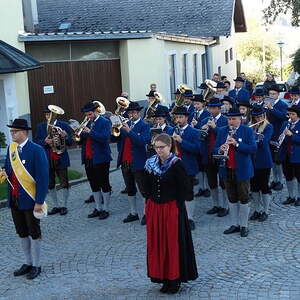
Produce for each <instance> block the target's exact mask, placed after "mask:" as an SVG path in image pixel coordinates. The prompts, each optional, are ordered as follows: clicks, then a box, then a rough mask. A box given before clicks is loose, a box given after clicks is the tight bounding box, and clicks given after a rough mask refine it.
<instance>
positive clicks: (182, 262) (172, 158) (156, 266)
mask: <svg viewBox="0 0 300 300" xmlns="http://www.w3.org/2000/svg"><path fill="white" fill-rule="evenodd" d="M154 147H155V150H156V152H157V155H154V156H152V157H151V158H149V159H148V160H147V161H146V164H145V170H146V175H145V193H146V197H147V204H146V216H147V267H148V276H149V277H150V278H151V281H152V282H156V283H163V286H162V288H161V289H160V292H161V293H169V294H175V293H177V292H178V291H179V288H180V284H181V282H187V281H188V280H195V279H196V278H197V277H198V273H197V265H196V260H195V253H194V247H193V240H192V235H191V230H190V227H189V224H188V217H187V213H186V207H185V200H186V196H187V194H188V193H189V191H188V186H189V176H188V175H187V173H186V170H185V167H184V165H183V162H182V161H181V160H180V159H179V158H178V157H177V156H176V155H175V154H174V150H175V149H174V143H173V140H172V137H170V136H169V135H167V134H165V133H163V134H160V135H158V136H156V137H155V139H154Z"/></svg>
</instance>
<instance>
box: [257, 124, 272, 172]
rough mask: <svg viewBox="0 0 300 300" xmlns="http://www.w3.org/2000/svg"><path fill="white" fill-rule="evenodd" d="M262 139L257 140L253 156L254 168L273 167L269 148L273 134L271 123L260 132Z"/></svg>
mask: <svg viewBox="0 0 300 300" xmlns="http://www.w3.org/2000/svg"><path fill="white" fill-rule="evenodd" d="M262 134H263V135H264V139H263V140H262V141H259V142H257V143H256V144H257V151H256V153H255V154H254V156H253V166H254V169H268V168H272V167H273V160H272V155H271V150H270V140H271V137H272V134H273V126H272V124H268V125H267V126H266V128H265V129H264V131H263V132H262Z"/></svg>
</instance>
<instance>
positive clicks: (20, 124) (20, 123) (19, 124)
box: [7, 119, 31, 130]
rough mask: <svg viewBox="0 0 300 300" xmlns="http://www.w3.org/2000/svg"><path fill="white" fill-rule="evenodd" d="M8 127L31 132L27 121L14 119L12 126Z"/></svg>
mask: <svg viewBox="0 0 300 300" xmlns="http://www.w3.org/2000/svg"><path fill="white" fill-rule="evenodd" d="M7 127H9V128H17V129H23V130H31V127H29V126H28V122H27V120H25V119H14V121H13V122H12V124H10V125H7Z"/></svg>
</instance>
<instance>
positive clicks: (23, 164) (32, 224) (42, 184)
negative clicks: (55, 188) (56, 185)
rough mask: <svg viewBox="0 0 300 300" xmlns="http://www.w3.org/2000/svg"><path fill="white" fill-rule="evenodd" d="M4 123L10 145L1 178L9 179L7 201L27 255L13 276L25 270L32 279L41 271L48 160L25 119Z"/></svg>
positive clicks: (28, 277) (23, 273) (23, 272)
mask: <svg viewBox="0 0 300 300" xmlns="http://www.w3.org/2000/svg"><path fill="white" fill-rule="evenodd" d="M7 126H8V127H9V128H10V133H11V136H12V140H13V143H12V144H11V145H10V146H9V149H8V152H7V155H6V160H5V171H2V173H1V178H2V176H4V178H8V180H10V184H11V186H8V205H9V207H10V208H11V214H12V218H13V222H14V225H15V228H16V232H17V234H18V235H19V237H20V239H21V245H22V249H23V252H24V255H25V257H26V264H23V265H22V266H21V268H20V269H18V270H16V271H15V272H14V276H21V275H25V274H27V279H34V278H36V277H37V276H38V275H39V274H40V273H41V265H40V252H41V228H40V219H41V218H42V217H44V216H46V214H47V212H46V207H45V205H44V201H45V198H46V195H47V192H48V179H49V169H48V161H47V157H46V154H45V151H44V150H43V148H42V147H41V146H40V145H37V144H35V143H33V142H31V141H29V140H28V131H29V130H31V128H30V127H28V124H27V120H24V119H15V120H14V121H13V123H12V125H7Z"/></svg>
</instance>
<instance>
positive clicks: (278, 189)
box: [273, 182, 283, 191]
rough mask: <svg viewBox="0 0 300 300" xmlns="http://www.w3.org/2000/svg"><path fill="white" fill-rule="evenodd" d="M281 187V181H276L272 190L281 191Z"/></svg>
mask: <svg viewBox="0 0 300 300" xmlns="http://www.w3.org/2000/svg"><path fill="white" fill-rule="evenodd" d="M282 189H283V184H282V183H281V182H276V184H275V185H274V187H273V190H274V191H281V190H282Z"/></svg>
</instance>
